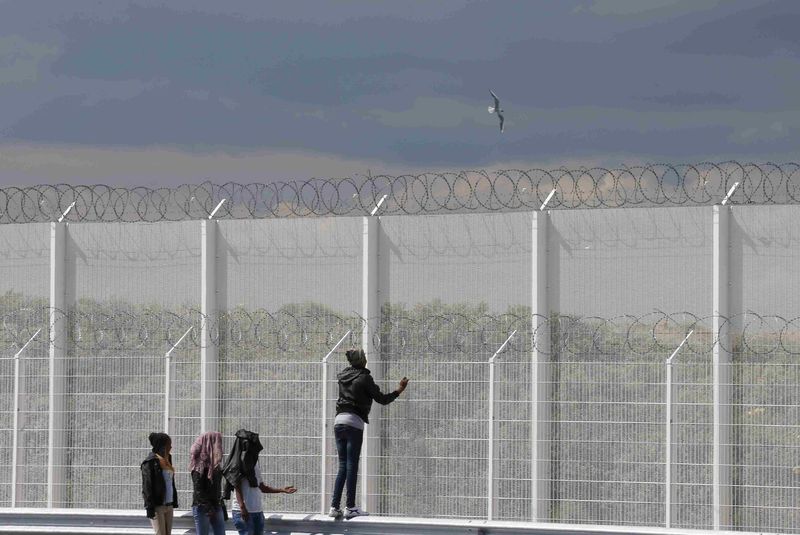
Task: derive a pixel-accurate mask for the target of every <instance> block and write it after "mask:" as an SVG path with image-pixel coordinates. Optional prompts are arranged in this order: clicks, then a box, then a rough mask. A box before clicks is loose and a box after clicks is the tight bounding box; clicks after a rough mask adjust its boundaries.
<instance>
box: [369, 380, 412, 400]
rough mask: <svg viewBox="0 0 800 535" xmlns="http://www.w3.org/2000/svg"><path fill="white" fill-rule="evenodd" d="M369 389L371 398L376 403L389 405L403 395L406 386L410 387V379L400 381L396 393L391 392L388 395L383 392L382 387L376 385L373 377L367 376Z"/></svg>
mask: <svg viewBox="0 0 800 535" xmlns="http://www.w3.org/2000/svg"><path fill="white" fill-rule="evenodd" d="M367 381H368V382H367V389H368V391H369V395H370V397H371V398H372V399H373V400H375V401H376V402H378V403H380V404H381V405H388V404H389V403H391V402H392V401H394V400H396V399H397V396H399V395H400V394H402V393H403V390H405V389H406V385H408V378H407V377H403V378H402V379H401V380H400V385H399V386H398V387H397V390H395V391H394V392H389V393H388V394H384V393H383V392H381V389H380V387H379V386H378V385H377V384H375V380H374V379H373V378H372V376H371V375H368V376H367Z"/></svg>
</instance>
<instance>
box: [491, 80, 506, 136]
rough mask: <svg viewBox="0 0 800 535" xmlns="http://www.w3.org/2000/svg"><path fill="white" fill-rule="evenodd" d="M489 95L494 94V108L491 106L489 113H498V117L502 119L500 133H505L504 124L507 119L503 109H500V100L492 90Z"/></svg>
mask: <svg viewBox="0 0 800 535" xmlns="http://www.w3.org/2000/svg"><path fill="white" fill-rule="evenodd" d="M489 93H491V94H492V98H493V99H494V106H489V113H496V114H497V116H498V117H500V131H501V132H502V131H503V122H505V118H503V108H501V107H500V99H499V98H497V95H495V94H494V91H492V90H491V89H490V90H489Z"/></svg>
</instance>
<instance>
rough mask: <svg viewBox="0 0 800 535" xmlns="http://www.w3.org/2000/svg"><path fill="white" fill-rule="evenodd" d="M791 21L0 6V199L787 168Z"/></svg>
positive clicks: (795, 22) (726, 15)
mask: <svg viewBox="0 0 800 535" xmlns="http://www.w3.org/2000/svg"><path fill="white" fill-rule="evenodd" d="M798 27H800V2H797V1H795V0H783V1H782V0H776V1H759V0H552V1H533V0H531V1H525V2H510V1H508V2H505V1H493V2H485V1H444V0H437V1H435V2H432V1H419V2H409V1H398V0H392V1H387V2H377V1H373V0H369V1H340V2H333V1H325V2H323V1H315V2H309V1H298V0H292V1H288V0H287V1H285V2H277V1H276V2H265V1H262V0H253V1H244V0H237V1H230V2H227V1H226V2H221V1H219V0H203V1H193V2H180V1H175V0H171V1H170V2H164V1H161V2H155V1H130V2H123V1H116V0H115V1H105V2H102V1H83V0H69V1H60V0H59V1H49V2H46V1H30V0H8V1H3V0H0V102H2V106H0V183H2V184H5V185H8V184H35V183H53V182H67V183H76V184H77V183H108V184H115V185H121V184H128V185H147V186H154V185H158V184H167V185H173V184H177V183H182V182H201V181H204V180H207V179H211V180H212V181H215V182H220V183H222V182H228V181H235V182H260V181H269V180H276V179H284V180H291V179H303V178H307V177H311V176H324V177H341V176H350V175H353V174H360V173H367V170H368V169H369V170H370V171H371V172H372V173H373V174H375V173H380V172H387V173H393V174H397V173H417V172H421V171H426V170H442V169H446V170H450V171H457V170H461V169H476V168H498V167H500V168H507V167H513V168H527V167H535V166H545V167H559V166H561V165H566V166H578V165H594V164H598V165H619V164H622V163H628V164H637V163H641V162H673V163H677V162H697V161H705V160H714V161H718V160H725V159H737V160H750V161H752V160H755V161H791V160H797V159H798V157H797V155H796V154H795V147H796V145H797V143H796V141H797V139H796V137H797V136H796V134H797V131H798V126H800V91H798V90H799V89H800V69H798V66H799V64H798V58H800V32H798V31H797V28H798ZM490 89H492V90H494V92H495V93H497V94H498V95H499V96H500V98H501V100H502V104H503V108H504V109H505V111H506V130H505V132H504V133H500V131H499V128H498V121H497V118H496V117H495V116H493V115H491V114H489V113H488V112H487V106H489V105H490V104H491V99H490V96H489V90H490Z"/></svg>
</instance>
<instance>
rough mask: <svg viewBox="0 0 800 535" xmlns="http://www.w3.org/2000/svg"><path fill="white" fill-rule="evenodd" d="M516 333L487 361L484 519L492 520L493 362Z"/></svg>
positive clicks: (510, 335) (513, 332) (512, 333)
mask: <svg viewBox="0 0 800 535" xmlns="http://www.w3.org/2000/svg"><path fill="white" fill-rule="evenodd" d="M515 334H517V331H516V330H514V331H512V332H511V334H509V335H508V338H506V341H505V342H503V344H502V345H501V346H500V347H499V348H498V349H497V351H495V352H494V355H492V358H490V359H489V437H488V438H489V444H488V453H487V464H486V500H487V504H486V518H487V520H493V519H494V361H495V359H496V358H497V355H499V354H500V352H501V351H502V350H503V349H504V348H505V347H506V344H508V342H509V340H511V339H512V338H513V337H514V335H515Z"/></svg>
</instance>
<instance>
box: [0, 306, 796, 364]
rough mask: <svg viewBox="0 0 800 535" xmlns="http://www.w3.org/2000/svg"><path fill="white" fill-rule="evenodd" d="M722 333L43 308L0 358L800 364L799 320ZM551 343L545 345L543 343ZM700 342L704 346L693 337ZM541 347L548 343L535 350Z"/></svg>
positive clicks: (570, 321) (557, 320)
mask: <svg viewBox="0 0 800 535" xmlns="http://www.w3.org/2000/svg"><path fill="white" fill-rule="evenodd" d="M720 318H721V321H720V327H719V331H717V332H715V331H713V330H712V324H713V319H714V317H713V316H698V315H695V314H693V313H691V312H686V311H684V312H672V313H667V312H662V311H654V312H651V313H649V314H645V315H642V316H630V315H625V316H619V317H615V318H600V317H583V316H575V315H561V314H552V315H550V316H539V315H529V314H520V313H506V314H496V315H493V314H481V315H469V314H462V313H442V314H432V315H425V316H418V317H414V316H412V315H403V314H394V315H386V316H383V317H381V318H371V319H368V318H362V317H360V316H356V315H354V316H344V315H340V314H335V313H303V312H294V311H286V310H278V311H272V312H270V311H268V310H264V309H259V310H251V311H245V310H234V311H224V312H221V313H219V314H216V315H215V316H213V317H209V316H206V315H204V314H202V312H200V311H199V310H196V309H186V310H183V311H155V312H147V311H145V312H138V311H130V310H124V311H121V310H120V311H113V310H104V311H82V310H66V311H63V310H59V309H53V308H50V307H47V306H32V307H26V308H20V309H15V310H13V311H9V312H7V313H5V314H3V315H2V316H0V344H2V347H0V349H5V350H8V349H19V348H21V347H22V346H23V345H24V344H25V343H26V342H28V341H29V340H31V337H32V336H33V335H34V333H35V332H36V331H37V330H38V329H42V333H41V334H40V335H39V336H37V337H36V338H35V339H34V340H32V341H31V345H30V346H29V347H31V348H35V347H41V346H47V345H48V344H50V343H51V336H50V326H51V325H63V326H64V327H65V336H64V337H63V341H59V340H58V338H57V337H54V339H53V342H52V343H54V344H56V345H58V344H60V343H63V344H65V345H66V346H68V347H70V348H75V349H77V350H80V349H90V348H91V349H132V348H146V347H149V348H152V347H154V345H155V344H163V345H164V346H165V347H167V348H168V347H171V346H172V345H174V344H175V343H176V342H177V341H178V339H179V338H181V336H182V335H183V334H184V333H185V332H186V331H187V330H188V328H189V327H193V328H192V330H191V332H190V333H189V335H188V336H187V337H186V339H185V340H184V341H183V344H186V345H190V346H193V347H198V348H199V347H200V346H201V343H202V335H201V333H202V332H203V329H205V330H206V331H207V332H208V333H209V334H208V337H209V340H208V341H209V343H211V344H214V345H217V346H220V345H224V344H229V345H236V346H243V347H251V348H253V349H260V350H278V351H298V350H303V349H309V348H315V347H327V346H330V345H332V344H334V343H335V342H336V341H337V340H338V339H339V338H340V337H341V336H342V334H343V333H345V332H347V331H350V333H351V334H350V335H349V336H348V338H347V340H346V341H345V342H346V343H347V344H349V345H351V346H357V345H360V343H361V340H362V338H361V337H362V334H363V332H364V331H365V330H366V328H367V326H370V327H372V328H371V329H370V331H371V332H373V333H374V335H373V336H374V339H373V342H374V344H375V347H376V348H377V349H378V350H386V351H388V352H389V353H392V352H393V351H396V350H404V349H405V348H407V347H413V348H415V349H418V350H420V351H424V352H425V353H426V354H430V355H450V354H453V353H466V352H475V353H479V354H480V355H481V356H480V358H481V359H482V358H483V354H484V353H487V352H488V353H492V352H493V351H494V348H496V347H497V346H498V345H499V344H500V343H501V342H502V341H503V340H504V339H505V338H506V337H507V336H508V333H510V332H511V331H513V330H517V331H518V332H519V333H520V334H521V335H517V336H516V337H514V339H512V340H511V342H510V343H509V344H508V347H507V348H506V351H507V352H509V353H511V354H524V353H530V352H532V351H539V352H540V353H542V354H551V353H552V354H556V353H557V354H561V355H563V354H573V355H577V354H590V353H591V354H592V355H596V356H598V357H603V358H606V357H609V356H614V355H621V354H630V355H634V356H635V355H647V354H653V353H654V352H665V351H666V352H669V351H671V350H672V349H674V347H675V345H676V341H677V342H679V341H680V340H681V339H682V338H683V337H684V336H685V335H686V333H688V332H689V331H694V332H695V336H694V337H692V338H691V339H690V340H689V341H688V342H687V343H686V346H685V347H684V348H683V353H684V354H689V355H691V354H694V355H707V354H708V352H709V351H711V350H712V349H713V346H714V345H715V344H719V345H720V347H721V349H722V350H724V351H726V352H730V353H741V352H747V353H748V354H750V355H755V356H764V357H768V356H770V355H773V354H779V353H781V354H788V355H800V316H799V317H795V318H783V317H781V316H777V315H768V314H767V315H765V314H757V313H755V312H745V313H742V314H736V315H732V316H729V317H720ZM545 334H546V335H547V336H546V337H545V336H544V335H545ZM699 335H702V336H699ZM540 340H546V342H540Z"/></svg>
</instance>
